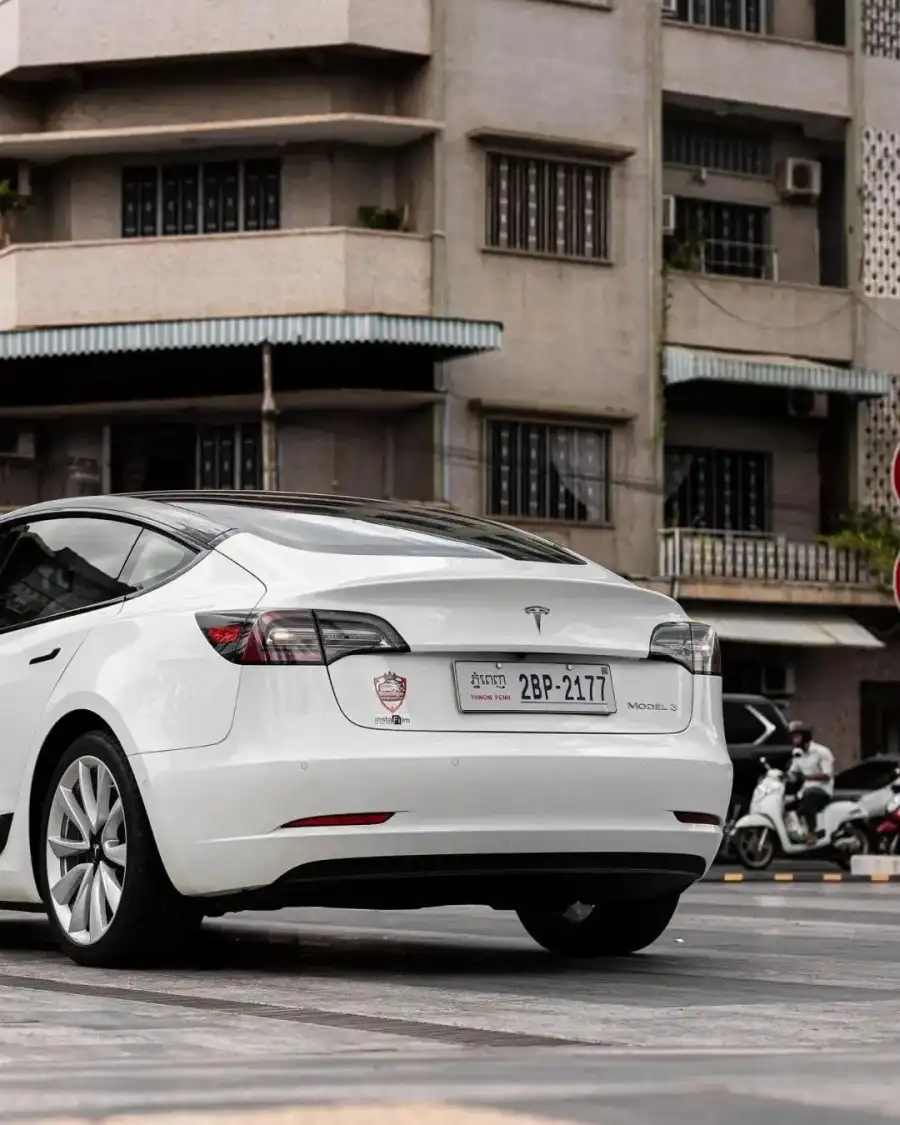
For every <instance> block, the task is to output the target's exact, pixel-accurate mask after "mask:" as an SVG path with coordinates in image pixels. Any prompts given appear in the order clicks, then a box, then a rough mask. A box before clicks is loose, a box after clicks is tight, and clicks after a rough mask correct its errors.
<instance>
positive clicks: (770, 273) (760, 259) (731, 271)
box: [667, 238, 778, 281]
mask: <svg viewBox="0 0 900 1125" xmlns="http://www.w3.org/2000/svg"><path fill="white" fill-rule="evenodd" d="M667 257H668V260H669V264H670V265H671V266H672V267H673V268H675V269H679V270H685V271H687V272H688V273H703V274H716V275H718V276H720V277H752V278H756V280H757V281H778V250H777V248H776V247H775V246H769V245H767V244H765V243H760V242H732V241H729V240H727V239H721V238H704V239H702V240H700V241H699V242H697V243H696V245H693V246H690V247H681V246H677V245H676V246H673V247H671V248H670V249H669V251H668V254H667Z"/></svg>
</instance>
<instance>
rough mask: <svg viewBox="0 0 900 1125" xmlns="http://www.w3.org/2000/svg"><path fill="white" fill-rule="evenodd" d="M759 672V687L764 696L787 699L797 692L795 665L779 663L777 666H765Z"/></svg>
mask: <svg viewBox="0 0 900 1125" xmlns="http://www.w3.org/2000/svg"><path fill="white" fill-rule="evenodd" d="M759 672H760V685H759V686H760V691H761V692H762V694H763V695H770V696H778V697H780V698H781V699H785V698H787V697H788V696H791V695H793V694H794V693H795V691H796V690H797V688H796V680H795V678H794V666H793V664H789V663H787V662H786V661H785V662H781V661H779V662H778V663H776V664H763V665H762V666H761V667H760V670H759Z"/></svg>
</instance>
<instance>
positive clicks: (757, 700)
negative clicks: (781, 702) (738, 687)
mask: <svg viewBox="0 0 900 1125" xmlns="http://www.w3.org/2000/svg"><path fill="white" fill-rule="evenodd" d="M722 702H723V703H752V704H754V705H755V706H757V707H758V706H759V705H760V704H761V703H765V704H766V705H767V706H768V705H771V706H773V707H775V706H776V704H775V703H773V702H772V700H771V699H768V698H767V697H766V696H765V695H751V694H749V693H745V692H740V691H725V692H723V693H722Z"/></svg>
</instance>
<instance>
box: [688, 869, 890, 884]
mask: <svg viewBox="0 0 900 1125" xmlns="http://www.w3.org/2000/svg"><path fill="white" fill-rule="evenodd" d="M700 882H701V883H900V875H845V874H843V873H842V872H837V871H834V872H832V871H825V872H823V871H775V872H768V871H723V872H722V873H721V874H720V873H718V872H716V873H713V874H708V875H704V877H703V878H702V879H701V880H700Z"/></svg>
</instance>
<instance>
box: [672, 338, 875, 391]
mask: <svg viewBox="0 0 900 1125" xmlns="http://www.w3.org/2000/svg"><path fill="white" fill-rule="evenodd" d="M663 370H664V375H665V380H666V383H668V384H669V385H674V384H676V383H691V382H695V381H697V380H700V379H706V380H710V381H712V382H716V383H748V384H753V385H756V386H761V387H785V388H789V389H791V388H792V389H796V390H808V391H830V392H832V393H834V394H845V395H858V396H860V397H865V398H880V397H881V396H882V395H886V394H889V393H890V389H891V376H890V375H889V374H887V373H886V372H884V371H866V370H863V369H861V368H856V367H851V368H845V367H829V366H827V365H825V364H822V363H813V362H811V361H809V360H805V359H795V358H794V357H793V356H781V355H747V354H745V353H740V352H714V351H707V350H705V349H699V348H697V349H694V348H680V347H674V346H670V347H667V348H666V349H665V361H664V369H663Z"/></svg>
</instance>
